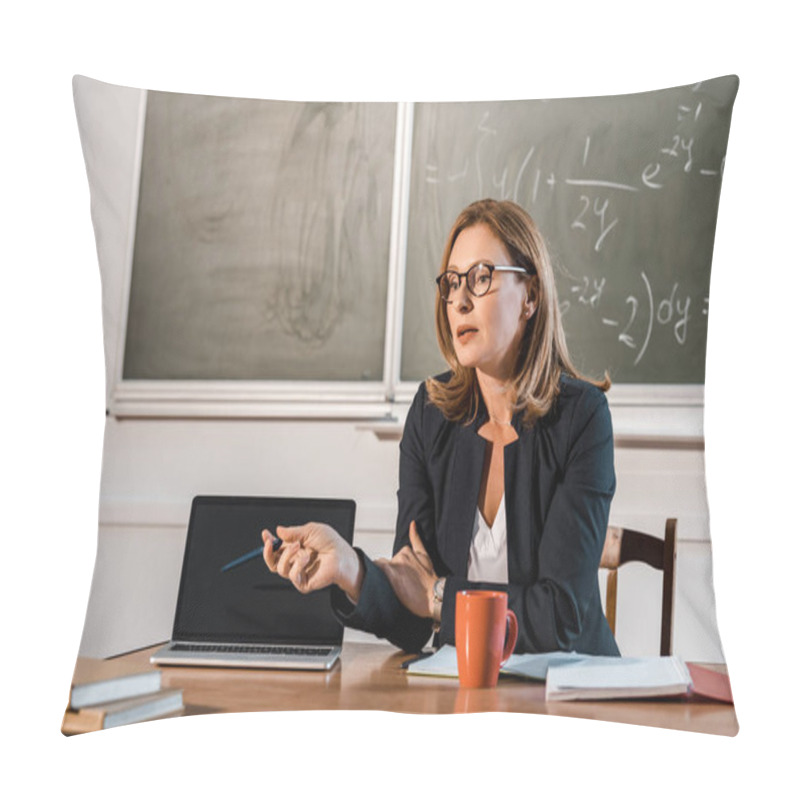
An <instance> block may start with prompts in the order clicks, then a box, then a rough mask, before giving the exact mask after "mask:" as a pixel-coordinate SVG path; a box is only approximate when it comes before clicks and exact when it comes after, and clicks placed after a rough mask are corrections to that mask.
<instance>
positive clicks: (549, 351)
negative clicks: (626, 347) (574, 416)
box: [426, 199, 611, 427]
mask: <svg viewBox="0 0 800 800" xmlns="http://www.w3.org/2000/svg"><path fill="white" fill-rule="evenodd" d="M479 224H484V225H487V226H488V227H489V228H490V229H491V231H492V232H493V233H494V235H495V236H497V238H498V239H499V240H500V241H501V242H502V243H503V245H504V246H505V248H506V250H507V251H508V254H509V256H511V263H512V264H513V265H515V266H519V267H524V268H525V269H526V270H527V271H528V274H529V276H530V277H529V278H527V279H526V280H528V281H529V286H528V298H529V299H530V300H532V301H533V302H534V304H535V309H536V310H535V312H534V314H533V316H532V317H531V319H529V320H528V323H527V325H526V327H525V332H524V333H523V337H522V342H521V344H520V349H519V354H518V356H517V360H516V364H515V369H514V376H513V377H512V379H511V381H510V386H509V388H511V389H512V390H513V397H514V406H513V410H514V412H517V411H524V416H523V424H524V425H525V426H526V427H531V426H532V425H533V424H534V423H535V422H536V420H537V419H538V418H539V417H542V416H544V415H545V414H546V413H547V412H548V411H549V410H550V408H551V407H552V405H553V402H554V400H555V398H556V396H557V395H558V382H559V378H560V376H561V373H562V372H563V373H566V374H567V375H570V376H572V377H574V378H580V379H582V380H587V381H588V382H589V383H592V384H594V385H595V386H597V387H599V388H600V389H602V390H603V391H607V390H608V388H609V387H610V386H611V380H610V379H609V377H608V373H606V374H605V377H604V379H603V380H602V381H595V380H592V379H590V378H586V377H584V376H582V375H580V374H579V373H578V371H577V370H576V369H575V367H574V365H573V364H572V361H571V359H570V357H569V352H568V350H567V341H566V337H565V336H564V328H563V325H562V324H561V312H560V311H559V308H558V295H557V292H556V283H555V276H554V274H553V267H552V264H551V263H550V256H549V255H548V252H547V245H546V244H545V241H544V238H543V237H542V235H541V233H540V232H539V229H538V228H537V226H536V223H535V222H534V221H533V220H532V219H531V217H530V215H529V214H528V213H527V211H525V210H524V209H523V208H521V207H520V206H518V205H517V204H516V203H513V202H511V201H510V200H503V201H497V200H490V199H486V200H479V201H477V202H475V203H472V204H471V205H469V206H467V207H466V208H465V209H464V210H463V211H462V212H461V213H460V214H459V215H458V219H456V221H455V224H454V225H453V227H452V229H451V231H450V234H449V235H448V237H447V242H446V244H445V248H444V255H443V256H442V264H441V267H440V270H439V271H440V272H444V271H445V270H446V269H447V267H448V265H449V263H450V254H451V252H452V250H453V245H454V244H455V241H456V239H457V238H458V235H459V234H460V233H461V232H462V231H463V230H465V229H467V228H471V227H473V226H474V225H479ZM436 338H437V340H438V342H439V349H440V350H441V351H442V354H443V355H444V357H445V360H446V361H447V363H448V364H449V366H450V368H451V369H452V371H453V374H452V376H451V377H450V379H449V380H448V381H438V380H436V379H435V378H428V380H427V381H426V388H427V390H428V397H429V398H430V401H431V402H432V403H433V404H434V405H436V406H437V407H438V408H439V409H440V410H441V411H442V413H443V414H444V415H445V417H446V418H447V419H449V420H451V421H458V422H463V423H464V424H467V425H468V424H470V423H471V422H472V421H473V420H474V419H475V416H476V414H477V412H478V403H479V388H478V381H477V378H476V375H475V369H474V367H463V366H462V365H461V364H460V363H459V361H458V358H457V357H456V352H455V348H454V347H453V337H452V333H451V331H450V323H449V322H448V319H447V307H446V304H445V303H444V302H442V300H441V299H440V298H439V295H438V293H437V297H436Z"/></svg>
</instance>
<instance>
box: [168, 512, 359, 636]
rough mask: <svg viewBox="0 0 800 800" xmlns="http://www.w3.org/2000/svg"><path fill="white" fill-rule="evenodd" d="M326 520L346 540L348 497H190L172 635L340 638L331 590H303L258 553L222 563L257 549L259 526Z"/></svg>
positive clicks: (350, 517) (350, 515) (349, 533)
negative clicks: (237, 561)
mask: <svg viewBox="0 0 800 800" xmlns="http://www.w3.org/2000/svg"><path fill="white" fill-rule="evenodd" d="M306 522H324V523H327V524H328V525H330V526H332V527H333V528H335V529H336V530H337V531H338V532H339V534H341V536H342V537H343V538H344V539H345V540H346V541H348V542H349V543H352V541H353V526H354V522H355V503H354V502H353V501H352V500H302V499H276V498H246V497H242V498H232V497H196V498H195V499H194V501H193V503H192V513H191V517H190V521H189V531H188V534H187V539H186V550H185V553H184V559H183V571H182V573H181V585H180V591H179V594H178V606H177V610H176V612H175V627H174V630H173V637H172V638H173V639H174V640H178V641H186V640H189V641H201V642H202V641H208V642H263V643H281V644H282V643H297V644H340V643H341V641H342V625H341V623H340V622H339V621H338V620H337V619H336V618H335V617H334V616H333V613H332V611H331V605H330V589H322V590H320V591H317V592H312V593H310V594H301V593H300V592H298V591H297V589H295V588H294V586H293V585H292V584H291V583H290V582H289V581H288V580H285V579H284V578H281V577H279V576H278V575H275V574H273V573H271V572H270V571H269V569H268V568H267V565H266V564H265V563H264V559H263V557H262V556H260V555H259V556H258V557H256V558H252V559H250V560H249V561H247V562H245V563H243V564H240V565H239V566H236V567H234V568H232V569H229V570H227V571H222V568H223V567H224V566H225V565H226V564H229V563H230V562H231V561H233V560H234V559H236V558H238V557H239V556H241V555H243V554H245V553H247V552H249V551H252V550H254V549H255V548H257V547H259V546H260V545H261V544H262V542H261V531H262V530H263V529H264V528H269V530H270V531H272V533H273V534H274V533H275V529H276V527H277V526H278V525H287V526H288V525H302V524H304V523H306Z"/></svg>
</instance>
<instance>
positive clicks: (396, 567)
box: [375, 522, 437, 618]
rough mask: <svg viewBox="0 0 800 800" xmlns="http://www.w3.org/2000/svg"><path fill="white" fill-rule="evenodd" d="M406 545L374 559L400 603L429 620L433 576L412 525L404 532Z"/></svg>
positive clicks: (429, 560) (426, 553) (423, 548)
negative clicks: (393, 553) (406, 536)
mask: <svg viewBox="0 0 800 800" xmlns="http://www.w3.org/2000/svg"><path fill="white" fill-rule="evenodd" d="M408 538H409V541H410V544H407V545H406V546H405V547H403V548H402V549H401V550H398V551H397V553H395V555H394V556H393V557H392V559H391V560H387V559H385V558H379V559H376V561H375V563H376V564H377V565H378V566H379V567H380V568H381V569H382V570H383V572H384V573H385V575H386V577H387V578H388V579H389V583H391V584H392V589H394V593H395V594H396V595H397V597H398V599H399V600H400V602H401V603H402V604H403V605H404V606H405V607H406V608H407V609H408V610H409V611H410V612H411V613H412V614H416V615H417V616H418V617H431V618H432V617H433V584H434V583H435V582H436V578H437V575H436V573H435V572H434V571H433V564H432V563H431V559H430V556H429V555H428V551H427V550H426V549H425V545H424V544H423V543H422V539H421V538H420V536H419V534H418V533H417V525H416V523H415V522H412V523H411V525H410V526H409V529H408Z"/></svg>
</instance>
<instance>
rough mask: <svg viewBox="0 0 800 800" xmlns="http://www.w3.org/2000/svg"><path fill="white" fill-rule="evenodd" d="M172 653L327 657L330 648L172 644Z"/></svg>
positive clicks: (273, 645)
mask: <svg viewBox="0 0 800 800" xmlns="http://www.w3.org/2000/svg"><path fill="white" fill-rule="evenodd" d="M170 649H171V650H172V651H173V652H174V651H180V652H193V653H253V654H256V655H269V656H327V655H329V654H330V653H331V652H332V650H333V648H331V647H322V648H321V647H296V646H286V645H277V644H173V645H172V647H171V648H170Z"/></svg>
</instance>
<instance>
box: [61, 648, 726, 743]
mask: <svg viewBox="0 0 800 800" xmlns="http://www.w3.org/2000/svg"><path fill="white" fill-rule="evenodd" d="M156 649H157V647H151V648H148V649H146V650H138V651H136V652H134V653H129V654H127V655H124V656H118V657H117V658H115V659H113V660H114V661H115V662H120V663H123V662H124V663H125V664H129V665H130V667H131V670H133V669H136V668H141V667H146V666H148V665H149V659H150V656H151V654H152V653H153V652H155V650H156ZM408 657H409V656H407V655H405V654H403V653H400V652H399V651H397V650H395V649H394V648H393V647H390V646H388V645H381V644H364V643H350V642H346V643H345V645H344V648H343V651H342V657H341V659H340V661H339V663H337V665H336V666H335V667H334V669H333V670H332V671H330V672H325V673H322V672H302V671H299V670H295V671H290V670H263V669H219V668H215V667H214V668H212V667H162V668H161V670H162V685H163V686H164V688H175V689H183V702H184V705H185V706H186V710H185V712H184V713H185V714H187V715H191V714H211V713H224V712H233V711H297V710H306V711H316V710H320V711H321V710H329V709H349V710H382V711H399V712H405V713H414V714H452V713H465V712H477V711H506V712H523V713H528V714H552V715H556V716H565V717H580V718H583V719H596V720H605V721H608V722H625V723H629V724H633V725H651V726H655V727H660V728H672V729H676V730H685V731H696V732H699V733H714V734H721V735H725V736H734V735H736V733H737V731H738V729H739V725H738V722H737V721H736V713H735V711H734V708H733V706H730V705H725V704H722V703H717V702H714V701H704V700H680V699H669V700H657V701H652V700H624V701H610V700H605V701H602V702H583V701H581V702H557V703H555V702H550V703H548V702H545V699H544V684H543V683H539V682H535V681H527V680H523V679H518V678H512V677H508V676H502V677H501V678H500V682H499V684H498V686H497V687H496V688H495V689H461V688H460V687H459V685H458V680H456V679H454V678H432V677H426V676H418V675H408V674H407V673H406V671H405V670H403V669H401V666H400V665H401V664H402V663H403V661H405V660H406V659H407V658H408ZM99 663H100V662H99V661H98V660H95V659H86V658H80V659H78V664H77V666H76V669H75V680H76V682H83V681H89V680H92V678H93V675H94V674H96V671H97V665H98V664H99ZM153 669H155V667H153Z"/></svg>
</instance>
